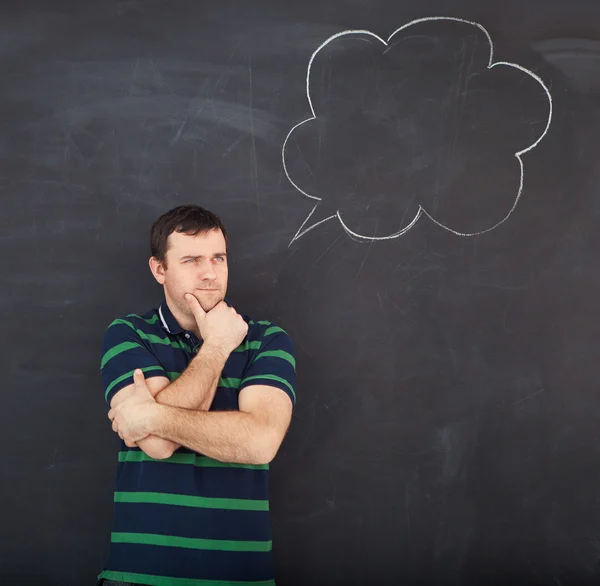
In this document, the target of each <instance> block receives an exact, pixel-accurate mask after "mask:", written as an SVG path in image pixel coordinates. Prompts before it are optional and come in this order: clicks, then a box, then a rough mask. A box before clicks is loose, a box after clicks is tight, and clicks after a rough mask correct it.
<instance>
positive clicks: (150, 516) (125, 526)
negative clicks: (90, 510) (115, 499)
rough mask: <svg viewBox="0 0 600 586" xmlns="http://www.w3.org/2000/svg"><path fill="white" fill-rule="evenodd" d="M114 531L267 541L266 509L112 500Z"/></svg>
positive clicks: (268, 531)
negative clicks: (115, 501)
mask: <svg viewBox="0 0 600 586" xmlns="http://www.w3.org/2000/svg"><path fill="white" fill-rule="evenodd" d="M114 507H115V508H114V511H115V522H114V525H113V531H114V532H117V533H120V532H123V533H159V534H161V535H177V536H178V537H197V538H200V539H231V540H235V541H270V539H271V528H270V525H269V513H268V511H228V510H224V509H204V508H201V507H178V506H174V505H155V504H148V503H115V504H114Z"/></svg>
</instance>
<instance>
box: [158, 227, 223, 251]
mask: <svg viewBox="0 0 600 586" xmlns="http://www.w3.org/2000/svg"><path fill="white" fill-rule="evenodd" d="M226 247H227V245H226V242H225V237H224V236H223V233H222V232H221V230H209V231H208V232H204V233H202V234H196V235H189V234H182V233H181V232H173V233H172V234H170V235H169V239H168V252H169V253H170V254H171V255H172V256H210V255H213V254H218V253H225V252H226Z"/></svg>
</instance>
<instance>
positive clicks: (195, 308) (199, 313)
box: [185, 293, 206, 320]
mask: <svg viewBox="0 0 600 586" xmlns="http://www.w3.org/2000/svg"><path fill="white" fill-rule="evenodd" d="M185 300H186V301H187V304H188V306H189V308H190V309H191V310H192V313H193V314H194V317H195V318H196V319H197V320H202V319H204V318H205V317H206V311H204V309H202V306H201V305H200V302H199V301H198V299H197V298H196V296H195V295H192V294H191V293H186V294H185Z"/></svg>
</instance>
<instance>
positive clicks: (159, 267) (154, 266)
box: [148, 256, 165, 285]
mask: <svg viewBox="0 0 600 586" xmlns="http://www.w3.org/2000/svg"><path fill="white" fill-rule="evenodd" d="M148 265H149V266H150V270H151V271H152V275H153V276H154V278H155V279H156V280H157V281H158V282H159V283H160V284H161V285H164V284H165V267H164V265H163V263H161V262H160V261H159V260H158V259H156V258H154V257H153V256H151V257H150V259H149V260H148Z"/></svg>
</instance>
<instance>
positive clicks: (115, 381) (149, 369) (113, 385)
mask: <svg viewBox="0 0 600 586" xmlns="http://www.w3.org/2000/svg"><path fill="white" fill-rule="evenodd" d="M135 370H136V369H133V370H130V371H129V372H126V373H125V374H122V375H121V376H120V377H118V378H116V379H115V380H114V381H113V382H112V383H110V384H109V385H108V387H107V388H106V392H105V393H104V398H105V399H108V394H109V393H110V392H111V391H112V390H113V388H114V387H115V385H118V384H119V383H120V382H122V381H124V380H125V379H126V378H129V377H131V378H133V373H134V372H135ZM141 370H142V372H150V371H151V370H162V371H163V372H164V369H163V367H162V366H145V367H144V368H142V369H141ZM165 374H166V373H165Z"/></svg>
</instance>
